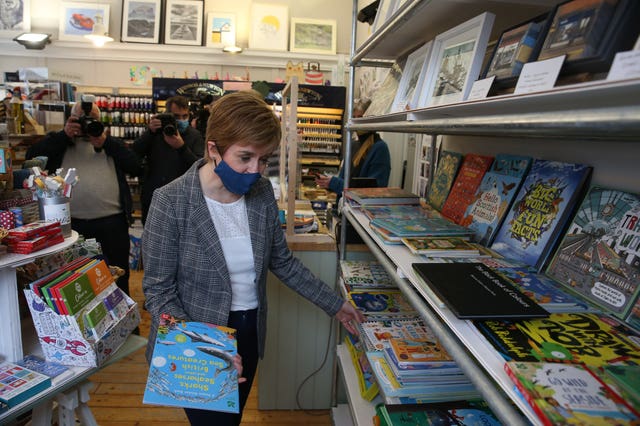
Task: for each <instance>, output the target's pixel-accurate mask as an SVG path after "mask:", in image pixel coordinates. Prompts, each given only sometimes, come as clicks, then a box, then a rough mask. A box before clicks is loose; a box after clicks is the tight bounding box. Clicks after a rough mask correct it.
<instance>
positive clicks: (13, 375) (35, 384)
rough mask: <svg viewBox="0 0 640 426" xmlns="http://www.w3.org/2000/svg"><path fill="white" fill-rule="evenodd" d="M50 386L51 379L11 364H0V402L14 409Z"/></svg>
mask: <svg viewBox="0 0 640 426" xmlns="http://www.w3.org/2000/svg"><path fill="white" fill-rule="evenodd" d="M50 386H51V378H50V377H49V376H47V375H45V374H41V373H38V372H37V371H34V370H30V369H28V368H26V367H22V366H20V365H18V364H14V363H12V362H4V363H2V364H0V402H2V403H4V404H6V405H7V406H8V407H9V408H11V407H15V406H16V405H18V404H20V403H21V402H24V401H26V400H27V399H29V398H31V397H32V396H34V395H37V394H38V393H40V392H42V391H43V390H45V389H47V388H48V387H50Z"/></svg>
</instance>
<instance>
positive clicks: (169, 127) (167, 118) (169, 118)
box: [156, 113, 178, 136]
mask: <svg viewBox="0 0 640 426" xmlns="http://www.w3.org/2000/svg"><path fill="white" fill-rule="evenodd" d="M156 118H157V119H158V120H160V122H161V123H162V124H161V125H160V128H161V129H162V133H164V134H165V135H166V136H175V135H177V134H178V128H177V127H176V119H175V117H174V116H173V114H167V113H165V114H158V115H156Z"/></svg>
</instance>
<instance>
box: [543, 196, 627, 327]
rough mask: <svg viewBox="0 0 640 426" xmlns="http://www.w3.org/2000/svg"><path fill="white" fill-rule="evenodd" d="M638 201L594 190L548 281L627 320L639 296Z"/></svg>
mask: <svg viewBox="0 0 640 426" xmlns="http://www.w3.org/2000/svg"><path fill="white" fill-rule="evenodd" d="M639 235H640V196H639V195H637V194H630V193H628V192H623V191H619V190H615V189H606V188H601V187H592V188H591V190H590V191H589V193H588V194H587V196H586V197H585V199H584V201H583V203H582V205H581V206H580V208H579V209H578V211H577V213H576V215H575V217H574V218H573V221H572V222H571V224H570V225H569V228H568V230H567V233H566V234H565V236H564V238H563V240H562V242H561V243H560V245H559V247H558V249H557V250H556V254H555V256H554V257H553V259H552V260H551V262H550V263H549V267H548V268H547V270H546V273H547V275H549V276H550V277H552V278H554V279H555V280H556V281H558V282H560V283H562V284H563V285H565V286H566V287H567V288H569V289H571V290H573V291H575V292H577V293H579V294H580V295H581V296H583V297H584V298H585V299H586V300H589V301H590V302H593V303H595V304H596V305H598V306H599V307H601V308H603V309H605V310H606V311H607V312H611V313H613V314H614V315H616V316H617V317H619V318H623V319H624V318H625V317H626V316H627V315H628V314H629V311H630V310H631V309H632V307H633V303H634V301H635V300H636V298H637V297H638V293H639V292H640V261H639V260H638V259H639V255H640V243H639V242H638V236H639Z"/></svg>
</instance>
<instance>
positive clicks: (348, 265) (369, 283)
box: [340, 260, 395, 289]
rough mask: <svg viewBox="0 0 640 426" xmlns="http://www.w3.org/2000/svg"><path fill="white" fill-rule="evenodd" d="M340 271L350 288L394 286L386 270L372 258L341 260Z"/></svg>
mask: <svg viewBox="0 0 640 426" xmlns="http://www.w3.org/2000/svg"><path fill="white" fill-rule="evenodd" d="M340 272H341V276H342V280H343V281H344V283H345V285H347V286H348V287H349V288H351V289H361V288H391V287H395V285H394V284H393V282H392V281H391V278H390V277H389V274H387V271H385V269H384V268H383V267H382V265H381V264H380V263H379V262H376V261H374V260H341V261H340Z"/></svg>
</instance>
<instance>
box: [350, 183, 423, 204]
mask: <svg viewBox="0 0 640 426" xmlns="http://www.w3.org/2000/svg"><path fill="white" fill-rule="evenodd" d="M344 196H345V197H347V198H348V199H350V200H353V201H355V202H356V203H358V204H360V205H386V204H420V198H419V197H418V196H417V195H416V194H413V193H412V192H409V191H407V190H404V189H402V188H395V187H388V188H387V187H384V188H347V189H345V191H344Z"/></svg>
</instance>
